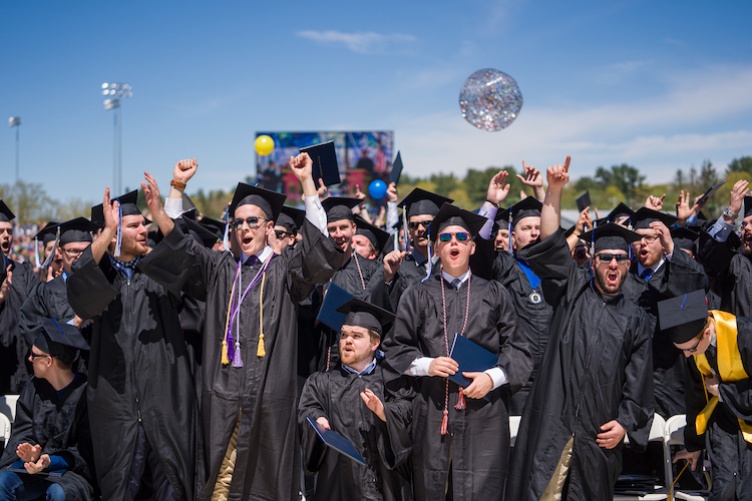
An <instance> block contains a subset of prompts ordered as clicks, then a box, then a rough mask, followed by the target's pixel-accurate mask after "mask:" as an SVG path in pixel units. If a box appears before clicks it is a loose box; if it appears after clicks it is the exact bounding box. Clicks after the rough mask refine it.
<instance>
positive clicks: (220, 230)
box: [198, 216, 225, 239]
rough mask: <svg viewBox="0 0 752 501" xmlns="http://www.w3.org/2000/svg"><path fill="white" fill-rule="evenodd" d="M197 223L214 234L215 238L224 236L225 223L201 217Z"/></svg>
mask: <svg viewBox="0 0 752 501" xmlns="http://www.w3.org/2000/svg"><path fill="white" fill-rule="evenodd" d="M198 223H199V224H200V225H201V226H203V227H204V228H206V229H207V230H209V231H211V232H212V233H214V234H215V235H216V236H217V238H218V239H219V238H222V236H223V235H224V234H225V222H224V221H220V220H219V219H212V218H210V217H206V216H203V217H201V219H200V220H199V221H198Z"/></svg>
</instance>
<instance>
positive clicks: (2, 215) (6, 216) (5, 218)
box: [0, 200, 16, 223]
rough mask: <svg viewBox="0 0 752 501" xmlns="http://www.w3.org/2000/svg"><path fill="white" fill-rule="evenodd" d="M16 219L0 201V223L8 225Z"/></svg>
mask: <svg viewBox="0 0 752 501" xmlns="http://www.w3.org/2000/svg"><path fill="white" fill-rule="evenodd" d="M15 218H16V215H15V214H13V212H12V211H11V210H10V209H9V208H8V206H7V205H5V202H3V201H2V200H0V222H3V223H9V222H11V221H13V220H14V219H15Z"/></svg>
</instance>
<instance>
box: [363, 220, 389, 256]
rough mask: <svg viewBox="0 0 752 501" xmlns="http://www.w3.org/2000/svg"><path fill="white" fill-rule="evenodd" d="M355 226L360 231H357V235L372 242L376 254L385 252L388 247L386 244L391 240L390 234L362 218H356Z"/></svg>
mask: <svg viewBox="0 0 752 501" xmlns="http://www.w3.org/2000/svg"><path fill="white" fill-rule="evenodd" d="M355 226H357V227H358V229H357V230H356V231H355V234H356V235H363V236H364V237H366V238H367V239H368V241H369V242H371V245H372V246H373V249H374V250H375V251H376V252H383V251H384V248H385V247H386V243H387V241H388V240H389V237H390V235H389V233H387V232H386V231H384V230H382V229H381V228H379V227H377V226H374V225H372V224H371V223H369V222H367V221H366V220H365V219H363V218H362V217H360V216H355Z"/></svg>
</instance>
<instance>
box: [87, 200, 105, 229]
mask: <svg viewBox="0 0 752 501" xmlns="http://www.w3.org/2000/svg"><path fill="white" fill-rule="evenodd" d="M89 219H90V220H91V222H92V223H94V224H95V225H97V228H104V205H102V204H98V205H95V206H93V207H92V208H91V217H89Z"/></svg>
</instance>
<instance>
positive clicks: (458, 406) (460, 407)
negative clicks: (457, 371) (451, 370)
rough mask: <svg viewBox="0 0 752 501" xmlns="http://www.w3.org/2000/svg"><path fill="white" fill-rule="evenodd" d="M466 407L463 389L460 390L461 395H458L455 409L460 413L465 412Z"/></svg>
mask: <svg viewBox="0 0 752 501" xmlns="http://www.w3.org/2000/svg"><path fill="white" fill-rule="evenodd" d="M465 407H466V405H465V393H464V392H463V391H462V388H460V393H459V394H458V395H457V404H456V405H455V406H454V408H455V409H457V410H458V411H461V410H464V409H465Z"/></svg>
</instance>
